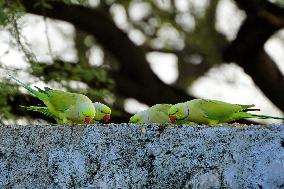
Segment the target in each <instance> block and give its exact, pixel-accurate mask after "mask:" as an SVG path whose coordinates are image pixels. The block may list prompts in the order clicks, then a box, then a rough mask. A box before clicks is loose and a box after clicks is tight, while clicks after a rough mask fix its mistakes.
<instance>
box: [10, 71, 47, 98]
mask: <svg viewBox="0 0 284 189" xmlns="http://www.w3.org/2000/svg"><path fill="white" fill-rule="evenodd" d="M9 76H10V77H11V78H12V79H14V80H15V81H16V82H17V83H19V84H20V85H21V86H22V87H24V88H25V89H27V90H28V91H29V92H30V93H32V94H33V95H35V96H36V97H38V98H39V99H40V100H44V99H45V95H44V94H42V93H41V92H39V91H37V90H35V89H33V88H31V87H30V86H28V85H27V84H25V83H23V82H21V81H20V80H18V79H17V78H15V77H14V76H12V75H10V74H9Z"/></svg>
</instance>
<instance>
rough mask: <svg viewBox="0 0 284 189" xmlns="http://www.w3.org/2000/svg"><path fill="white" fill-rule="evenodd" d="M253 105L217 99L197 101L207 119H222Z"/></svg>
mask: <svg viewBox="0 0 284 189" xmlns="http://www.w3.org/2000/svg"><path fill="white" fill-rule="evenodd" d="M253 106H254V105H239V104H230V103H226V102H221V101H218V100H205V99H202V100H200V101H199V107H200V109H201V110H202V111H203V112H204V114H205V115H206V116H207V118H209V119H213V120H223V119H227V118H228V117H230V116H231V115H232V114H234V113H236V112H240V111H243V110H245V109H247V108H250V107H253Z"/></svg>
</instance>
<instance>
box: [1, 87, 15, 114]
mask: <svg viewBox="0 0 284 189" xmlns="http://www.w3.org/2000/svg"><path fill="white" fill-rule="evenodd" d="M0 89H1V91H0V118H4V119H12V118H14V117H15V116H14V115H13V114H12V113H11V106H10V105H9V104H8V100H9V99H10V100H13V98H14V97H13V96H14V95H15V94H17V91H16V90H15V86H12V85H9V84H8V83H6V82H5V83H4V82H3V83H0Z"/></svg>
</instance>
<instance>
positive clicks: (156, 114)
mask: <svg viewBox="0 0 284 189" xmlns="http://www.w3.org/2000/svg"><path fill="white" fill-rule="evenodd" d="M171 106H172V105H171V104H156V105H154V106H152V107H150V108H148V109H147V110H144V111H141V112H138V113H136V114H134V115H133V116H132V117H131V118H130V120H129V123H137V124H139V123H140V124H142V123H162V124H163V123H170V119H169V116H168V110H169V108H170V107H171Z"/></svg>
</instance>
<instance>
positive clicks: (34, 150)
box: [0, 124, 284, 189]
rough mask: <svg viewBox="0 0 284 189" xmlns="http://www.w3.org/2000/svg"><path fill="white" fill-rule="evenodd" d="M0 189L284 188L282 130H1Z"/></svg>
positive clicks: (279, 127)
mask: <svg viewBox="0 0 284 189" xmlns="http://www.w3.org/2000/svg"><path fill="white" fill-rule="evenodd" d="M0 188H29V189H31V188H123V189H124V188H236V189H237V188H238V189H239V188H267V189H268V188H269V189H270V188H284V125H268V126H248V127H230V126H218V127H207V126H177V127H166V128H163V127H162V126H157V125H148V126H146V125H145V126H144V127H143V128H142V127H141V126H135V125H128V124H107V125H90V126H82V125H76V126H61V125H32V126H13V125H8V126H1V125H0Z"/></svg>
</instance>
